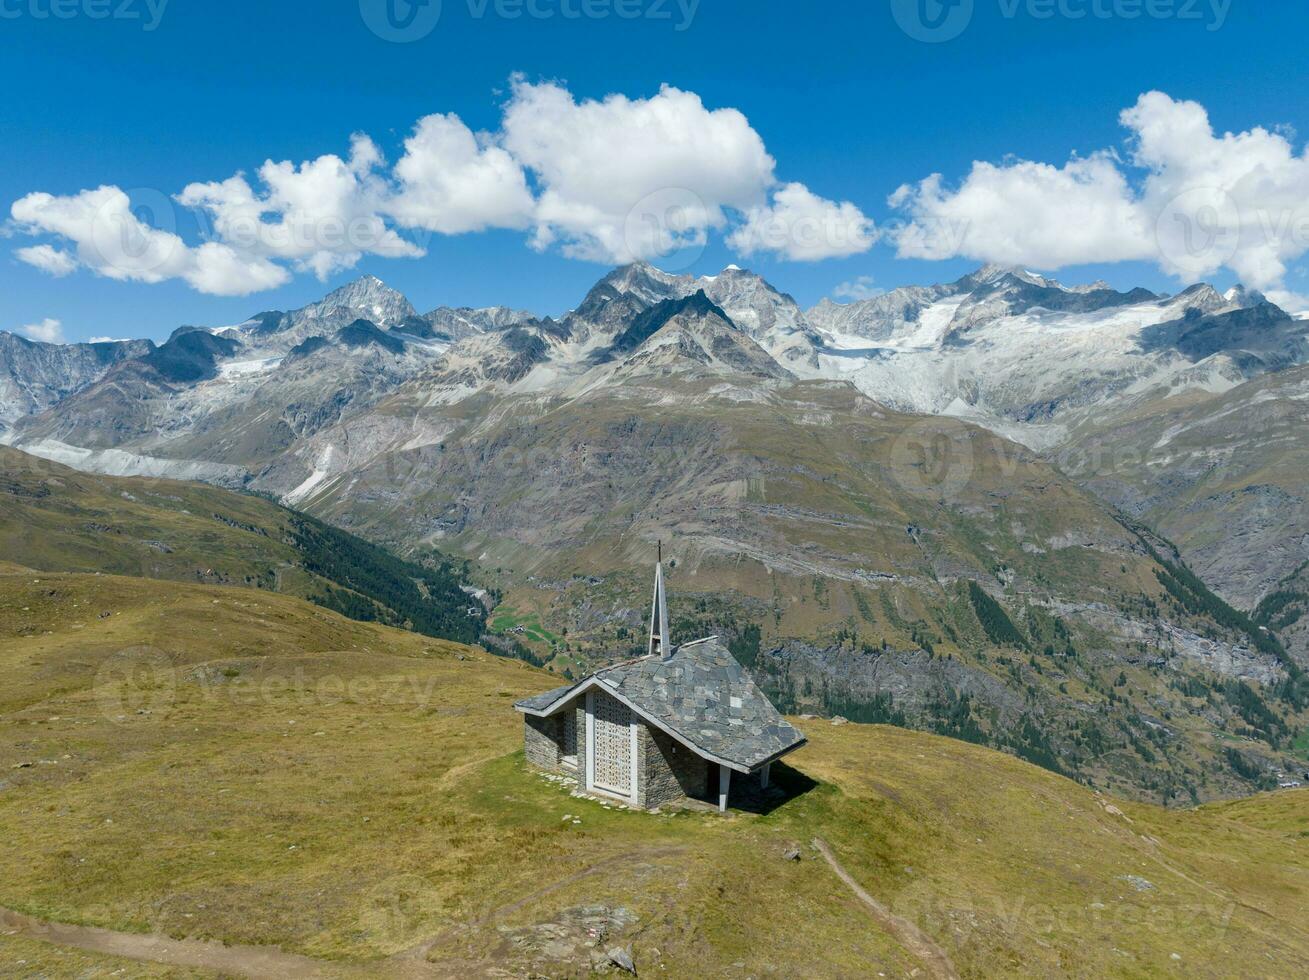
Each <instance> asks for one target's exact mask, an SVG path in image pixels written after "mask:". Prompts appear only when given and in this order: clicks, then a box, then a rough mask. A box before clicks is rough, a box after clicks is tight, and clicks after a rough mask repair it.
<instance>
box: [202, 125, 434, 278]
mask: <svg viewBox="0 0 1309 980" xmlns="http://www.w3.org/2000/svg"><path fill="white" fill-rule="evenodd" d="M382 163H383V159H382V154H381V151H380V150H378V148H377V146H376V145H375V144H374V143H373V141H372V140H370V139H369V138H368V137H366V136H363V135H362V134H355V136H354V137H353V138H352V140H351V147H350V158H349V160H343V159H341V158H340V157H339V156H336V155H335V154H330V153H329V154H325V155H324V156H321V157H318V158H317V159H316V160H307V161H305V162H303V163H301V164H300V165H299V166H297V165H295V164H293V163H292V162H291V161H289V160H283V161H282V162H280V163H277V162H274V161H272V160H268V161H266V162H265V163H264V164H263V166H262V167H260V168H259V179H260V181H261V182H262V184H263V187H264V190H263V191H262V193H257V192H256V191H255V190H254V189H253V188H252V187H251V186H250V184H249V182H248V181H247V180H246V179H245V177H244V175H242V174H236V175H235V176H233V177H229V178H228V179H227V180H224V181H212V182H209V183H194V184H188V185H187V186H186V187H185V188H184V189H183V190H182V193H181V194H179V195H178V196H177V200H178V203H180V204H182V205H184V206H186V207H193V208H200V209H201V210H203V211H204V212H206V213H207V214H208V215H209V216H210V218H212V220H213V224H214V232H215V234H216V237H217V238H218V239H219V240H220V241H221V242H222V243H223V244H225V245H229V246H231V247H232V248H233V249H235V250H236V251H237V252H239V253H240V254H241V255H243V256H249V257H256V258H259V259H265V260H266V259H284V260H289V261H291V262H293V263H294V265H295V267H296V268H297V269H298V270H300V271H312V272H313V273H315V274H316V275H317V276H318V277H319V278H320V279H325V278H327V276H329V275H330V274H331V273H333V272H336V271H338V270H340V269H349V268H352V267H353V266H354V265H355V264H356V263H357V262H358V261H359V260H360V258H362V257H363V256H364V255H365V254H371V255H381V256H385V257H388V258H400V257H416V256H420V255H422V254H423V250H422V249H420V248H419V247H418V246H416V245H414V244H413V243H411V242H408V241H405V240H404V239H403V238H401V237H400V235H399V234H398V233H397V232H396V231H395V230H393V229H392V228H390V227H388V226H387V224H386V221H385V220H384V219H383V217H382V216H381V215H380V214H379V213H378V212H379V209H380V207H381V205H382V203H383V201H384V198H385V195H386V188H385V185H384V182H383V180H382V179H381V178H380V177H379V176H377V174H376V170H377V168H378V167H380V166H381V164H382ZM267 215H272V216H274V217H275V220H268V219H267V218H266V216H267ZM234 259H235V257H234V256H228V257H225V259H224V262H225V263H230V262H232V261H234ZM274 268H279V267H277V266H274ZM215 274H216V275H218V276H221V275H222V272H221V271H217V270H216V272H215ZM273 285H276V283H273Z"/></svg>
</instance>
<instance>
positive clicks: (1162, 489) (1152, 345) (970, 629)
mask: <svg viewBox="0 0 1309 980" xmlns="http://www.w3.org/2000/svg"><path fill="white" fill-rule="evenodd" d="M1307 334H1309V322H1306V321H1305V320H1302V319H1297V318H1295V317H1292V316H1290V315H1289V314H1287V313H1286V312H1284V311H1282V310H1281V309H1279V308H1278V307H1276V306H1275V305H1273V304H1272V303H1270V302H1268V301H1267V300H1266V299H1265V298H1264V297H1263V296H1261V295H1259V294H1257V293H1254V292H1250V291H1246V290H1243V289H1240V288H1236V289H1233V290H1230V291H1228V292H1227V293H1224V294H1220V293H1218V292H1217V291H1216V290H1214V289H1212V288H1211V287H1209V286H1207V285H1203V284H1202V285H1197V286H1193V287H1191V288H1189V289H1187V290H1184V291H1183V292H1181V293H1179V294H1177V295H1175V296H1161V295H1157V294H1155V293H1153V292H1150V291H1147V290H1144V289H1135V290H1131V291H1128V292H1119V291H1116V290H1114V289H1112V288H1110V287H1109V286H1107V285H1105V284H1103V283H1096V284H1093V285H1089V286H1074V287H1067V286H1064V285H1062V284H1060V283H1058V282H1055V281H1054V280H1051V279H1048V278H1045V277H1043V276H1039V275H1036V274H1033V273H1030V272H1027V271H1025V270H1020V269H1005V268H999V267H985V268H982V269H980V270H978V271H977V272H975V273H973V274H971V275H968V276H965V277H963V278H962V279H959V280H957V281H955V282H953V283H948V284H942V285H933V286H925V287H910V288H903V289H897V290H893V291H891V292H888V293H886V294H883V295H881V296H877V297H874V298H872V299H868V300H863V301H860V302H856V303H851V304H835V303H832V302H827V301H825V302H823V303H821V304H819V305H818V306H817V307H814V308H813V309H810V310H807V311H806V310H802V309H801V308H800V306H799V304H797V303H796V301H795V300H794V299H793V298H792V297H790V296H789V295H787V294H785V293H783V292H781V291H779V290H777V289H775V288H774V287H773V286H772V285H770V284H769V283H767V282H766V281H764V280H763V279H762V278H760V277H759V276H757V275H755V274H753V273H751V272H749V271H746V270H743V269H739V268H736V267H728V268H727V269H724V270H723V271H722V272H720V273H719V274H718V275H716V276H699V277H696V276H689V275H672V274H668V273H665V272H662V271H661V270H658V269H656V268H654V267H652V266H649V265H645V264H636V265H630V266H626V267H623V268H619V269H616V270H614V271H613V272H611V273H609V274H608V275H606V276H605V277H604V278H603V279H601V280H600V281H599V282H598V283H597V284H596V285H595V286H594V287H593V288H592V289H591V290H590V292H589V293H588V294H587V295H586V296H585V297H584V298H583V299H582V301H581V302H580V303H579V305H578V306H577V307H576V308H575V309H573V310H571V311H569V312H568V313H566V314H564V315H563V316H560V317H557V318H552V317H538V316H535V315H532V314H530V313H528V312H526V311H521V310H512V309H508V308H504V307H495V308H490V309H483V310H472V309H462V308H461V309H452V308H445V307H443V308H440V309H437V310H433V311H432V312H430V313H428V314H425V315H424V314H419V313H418V312H417V311H416V309H415V308H414V307H413V305H412V304H411V303H410V302H409V300H408V299H406V298H405V297H404V296H402V295H401V294H399V293H398V292H396V291H394V290H392V289H390V288H388V287H387V286H385V285H384V284H383V283H382V282H380V281H379V280H377V279H375V278H372V277H365V278H363V279H360V280H357V281H356V282H353V283H351V284H349V285H347V286H345V287H343V288H341V289H338V290H336V291H335V292H332V293H330V294H329V295H328V296H326V297H325V298H324V299H322V300H321V301H319V302H317V303H314V304H312V305H310V306H307V307H305V308H303V309H300V310H295V311H290V312H281V311H271V312H264V313H260V314H257V315H255V316H253V317H251V318H250V319H249V320H247V321H245V322H244V323H241V324H238V325H235V326H230V327H218V328H197V327H181V328H179V329H178V330H177V331H175V332H174V333H173V335H172V336H171V337H169V339H168V340H167V341H166V342H164V343H163V344H160V345H158V346H156V345H154V344H152V343H150V342H147V341H132V342H125V343H119V344H112V345H73V346H68V347H60V346H54V345H46V344H35V343H31V342H28V341H21V340H19V339H18V338H12V337H9V336H8V335H3V334H0V385H2V386H0V425H3V431H2V432H0V441H3V442H5V443H7V444H9V445H11V446H13V447H16V448H18V449H21V450H23V451H24V452H26V453H29V454H32V455H35V456H38V457H42V458H45V459H48V460H53V461H56V462H59V463H63V464H67V465H70V466H73V467H76V468H80V469H84V470H89V471H94V472H98V473H102V474H110V475H120V476H153V477H171V478H181V479H198V480H204V481H208V482H211V483H215V484H219V485H221V486H226V487H230V488H238V489H244V490H247V491H254V492H258V493H263V494H267V495H272V496H274V497H276V498H278V499H280V500H281V501H282V502H284V503H286V504H288V505H290V506H293V507H296V508H298V509H301V510H305V511H307V512H309V513H311V514H313V515H315V516H317V517H320V518H322V519H324V520H326V521H329V522H331V523H333V524H336V525H338V526H340V527H342V528H345V529H347V530H350V531H352V532H354V533H356V534H359V535H361V536H363V537H365V538H367V539H370V540H372V541H375V542H377V543H380V544H382V545H385V546H386V547H388V548H390V549H391V550H393V551H396V552H399V553H401V554H403V555H405V556H407V557H411V558H417V559H421V558H423V557H425V556H426V555H427V554H428V553H430V552H433V551H435V550H437V549H439V550H440V551H442V552H446V553H452V554H455V555H458V556H460V557H463V558H467V559H470V560H471V561H472V562H473V563H474V565H473V567H474V568H475V570H476V572H475V574H476V575H477V576H479V577H480V579H481V582H482V584H484V585H486V586H487V587H488V588H490V589H492V590H494V593H495V594H496V595H498V596H500V597H502V601H501V603H500V605H499V607H498V608H497V610H496V611H495V613H494V614H493V617H492V626H493V627H494V628H495V629H497V630H498V631H500V632H501V633H512V634H513V635H516V636H523V637H525V638H526V640H527V641H528V642H529V644H531V645H532V646H533V647H534V648H535V649H537V651H538V653H539V655H540V657H541V658H542V659H543V660H545V661H546V662H548V664H549V666H550V668H551V669H554V670H556V671H559V672H567V673H569V674H573V673H575V672H577V671H580V670H583V669H585V668H586V667H588V666H589V665H591V664H593V663H595V662H596V661H602V660H605V659H611V658H613V657H617V656H625V655H627V653H628V652H629V651H630V650H631V649H632V648H639V646H640V644H639V633H640V629H641V626H642V617H643V611H644V610H643V605H644V601H645V596H644V594H643V590H644V588H645V585H646V581H645V578H646V575H645V572H646V569H647V567H648V565H649V563H650V558H651V555H652V553H653V550H654V544H655V542H656V541H659V540H663V541H665V542H666V543H667V546H668V552H669V554H670V555H671V558H672V561H671V564H672V566H673V567H672V569H671V573H670V587H671V588H672V590H673V593H674V595H675V597H676V598H675V599H674V600H673V613H674V619H675V621H676V624H677V625H676V626H675V632H677V631H678V630H682V631H685V633H686V634H688V635H689V633H690V632H691V631H693V630H698V631H704V630H707V629H717V630H720V631H722V632H724V633H726V634H728V635H729V636H731V637H732V644H733V651H734V653H736V654H737V656H738V657H739V658H741V659H743V660H744V661H746V662H747V663H748V664H749V665H750V666H751V667H753V668H754V669H755V670H756V671H757V672H758V673H759V674H760V676H761V678H762V679H763V680H764V681H765V683H766V684H767V686H768V687H769V690H770V693H772V694H773V696H774V697H775V698H777V699H778V700H779V701H781V702H782V703H783V704H784V705H785V706H787V707H788V708H791V709H792V710H796V711H806V710H808V711H822V712H825V713H841V712H843V713H845V714H847V715H850V716H852V717H857V718H861V719H864V720H893V721H897V722H900V723H905V724H912V725H917V726H920V727H927V728H932V729H934V730H937V731H942V732H945V733H947V734H952V735H955V736H957V737H962V738H967V739H970V740H974V741H985V742H989V743H991V744H997V745H1000V746H1002V747H1005V748H1007V749H1009V750H1010V751H1013V752H1015V753H1016V754H1019V755H1023V756H1025V757H1027V758H1030V759H1033V760H1034V761H1039V762H1041V763H1042V764H1044V765H1047V766H1048V767H1050V768H1055V769H1059V770H1062V771H1067V772H1070V773H1074V774H1077V775H1078V776H1079V777H1081V778H1084V779H1087V780H1090V781H1093V782H1095V783H1096V784H1097V785H1106V786H1110V787H1114V788H1118V789H1121V790H1124V791H1130V792H1134V793H1137V794H1143V795H1150V796H1152V797H1155V798H1162V799H1165V800H1169V801H1171V800H1189V799H1200V798H1207V797H1210V796H1215V795H1223V794H1226V793H1230V792H1233V791H1236V790H1238V789H1239V788H1240V787H1242V786H1248V785H1250V784H1252V783H1253V784H1256V785H1257V784H1259V783H1260V782H1261V781H1262V780H1266V779H1267V776H1266V773H1267V772H1269V771H1271V769H1270V767H1274V766H1286V765H1289V764H1290V763H1291V760H1292V758H1293V753H1294V752H1295V751H1297V749H1296V745H1295V739H1296V733H1297V732H1298V730H1299V727H1300V724H1301V721H1302V718H1303V712H1304V709H1305V707H1306V699H1307V698H1309V692H1306V690H1305V683H1303V678H1302V671H1303V668H1304V667H1306V666H1309V641H1306V639H1305V638H1304V636H1303V635H1302V634H1300V633H1298V632H1297V626H1298V623H1299V618H1298V616H1296V612H1297V610H1301V609H1304V608H1305V607H1306V606H1307V605H1309V585H1306V584H1305V583H1304V581H1303V579H1304V578H1305V576H1304V564H1305V562H1306V561H1309V514H1306V509H1305V502H1304V500H1303V497H1302V490H1301V488H1302V487H1303V485H1304V479H1303V474H1304V468H1303V466H1300V465H1299V463H1300V461H1301V460H1303V459H1304V458H1305V457H1304V451H1303V448H1302V445H1301V443H1302V440H1303V438H1304V437H1303V435H1301V433H1302V432H1303V431H1304V428H1303V426H1298V425H1296V423H1297V422H1298V421H1300V420H1301V419H1300V416H1301V415H1302V413H1303V411H1304V407H1303V406H1304V404H1305V401H1306V399H1305V396H1304V394H1303V392H1304V391H1305V384H1306V382H1305V380H1304V377H1305V376H1304V371H1306V370H1309V368H1306V367H1303V366H1302V365H1304V364H1305V363H1306V362H1309V344H1307V343H1306V335H1307ZM1291 617H1294V618H1293V619H1292V621H1291V622H1289V623H1288V622H1285V620H1287V619H1288V618H1291ZM1283 640H1284V641H1285V642H1283ZM1233 753H1235V754H1236V755H1235V758H1233Z"/></svg>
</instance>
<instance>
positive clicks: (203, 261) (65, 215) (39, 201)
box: [10, 186, 288, 296]
mask: <svg viewBox="0 0 1309 980" xmlns="http://www.w3.org/2000/svg"><path fill="white" fill-rule="evenodd" d="M10 212H11V214H12V216H13V219H14V221H15V222H16V223H17V224H18V226H19V228H20V229H22V230H24V231H27V232H28V233H33V234H35V233H42V232H44V233H48V234H52V235H58V236H60V237H61V238H63V239H65V240H67V241H69V242H71V243H73V245H74V246H75V248H76V261H77V263H78V264H79V265H82V266H85V267H86V268H88V269H91V270H92V271H94V272H96V273H98V274H99V275H102V276H105V277H107V278H109V279H119V280H128V281H136V282H147V283H156V282H163V281H165V280H167V279H184V280H185V281H187V282H188V283H190V284H191V285H192V286H193V287H195V288H196V289H198V290H200V291H201V292H208V293H214V294H216V295H223V296H244V295H247V294H249V293H252V292H257V291H258V290H261V289H268V288H269V287H271V286H276V285H279V284H280V283H282V282H285V281H286V279H287V278H288V277H287V274H286V271H285V270H284V269H281V268H280V267H278V266H276V265H273V264H272V263H270V262H267V261H266V260H262V259H259V258H252V257H249V256H244V255H240V254H238V253H237V252H235V251H234V250H233V249H231V248H230V247H228V246H225V245H218V244H214V243H209V244H206V245H203V246H201V247H199V248H191V247H189V246H188V245H187V244H186V243H185V242H183V241H182V239H181V238H180V237H179V236H178V235H176V234H174V233H173V232H171V231H164V230H162V229H159V228H155V227H153V226H151V225H148V224H146V223H145V222H144V221H142V220H141V219H140V218H139V217H137V215H136V213H135V212H134V211H133V210H132V202H131V201H130V200H129V198H128V196H127V194H126V193H124V192H123V191H122V190H121V189H120V188H118V187H112V186H104V187H98V188H96V189H94V190H86V191H82V192H81V193H78V194H71V195H66V196H55V195H52V194H45V193H36V194H28V195H27V196H26V197H23V198H20V199H19V200H17V201H15V202H14V204H13V207H12V208H11V209H10ZM50 251H51V252H52V253H53V252H54V251H55V250H54V249H53V248H52V249H51V250H50ZM59 254H61V255H63V256H65V257H69V258H71V255H70V254H69V253H67V252H61V253H59Z"/></svg>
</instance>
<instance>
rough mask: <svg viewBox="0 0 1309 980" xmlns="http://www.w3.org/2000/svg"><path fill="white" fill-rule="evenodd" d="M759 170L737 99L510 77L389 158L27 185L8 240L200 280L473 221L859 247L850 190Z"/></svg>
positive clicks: (595, 255) (308, 263)
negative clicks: (72, 185) (838, 197)
mask: <svg viewBox="0 0 1309 980" xmlns="http://www.w3.org/2000/svg"><path fill="white" fill-rule="evenodd" d="M775 170H776V163H775V161H774V160H773V157H772V156H771V155H769V153H768V151H767V149H766V148H765V147H764V142H763V139H762V138H761V137H760V136H759V134H758V133H757V132H755V130H754V129H753V128H752V127H751V126H750V123H749V121H748V120H747V119H746V117H745V116H744V115H743V114H742V113H741V112H740V111H738V110H736V109H733V108H712V109H711V108H709V107H707V106H705V104H704V102H703V101H702V100H701V98H700V97H699V96H698V95H696V94H695V93H694V92H686V91H682V90H680V89H677V88H674V87H672V86H668V85H665V86H663V87H662V88H661V89H660V90H659V91H658V92H657V93H656V94H654V95H652V96H649V97H647V98H629V97H627V96H624V95H608V96H606V97H604V98H603V99H581V100H579V99H577V98H575V97H574V96H573V94H572V93H571V92H570V91H569V90H568V89H567V88H565V87H564V86H563V85H560V84H558V83H554V82H541V83H531V82H528V81H527V80H525V79H524V78H522V77H515V78H514V79H513V80H512V85H511V91H510V96H509V98H508V100H507V102H506V103H505V105H504V106H503V112H502V117H501V122H500V126H499V128H498V129H497V130H496V131H494V132H490V133H474V132H473V131H472V130H471V129H469V127H468V126H467V125H465V124H464V122H463V121H462V120H461V119H460V118H459V117H458V116H456V115H453V114H440V113H436V114H433V115H429V116H425V117H423V118H422V119H420V120H419V121H418V122H417V123H416V125H415V127H414V129H413V131H412V133H411V134H410V135H409V137H408V138H407V139H405V141H404V147H403V153H402V154H401V156H400V158H399V160H398V161H397V162H396V163H395V164H394V166H388V163H387V160H386V158H385V155H384V154H383V152H382V150H381V149H380V148H379V147H378V146H377V144H376V143H374V142H373V140H372V139H370V138H369V137H368V136H367V135H365V134H363V133H356V134H354V136H352V137H351V142H350V151H349V154H348V155H347V156H344V157H342V156H340V155H337V154H333V153H328V154H324V155H322V156H319V157H317V158H315V159H312V160H305V161H303V162H300V163H294V162H292V161H289V160H282V161H276V160H272V159H269V160H266V161H265V162H264V163H263V164H262V165H261V166H260V167H259V168H258V169H257V170H256V171H255V172H254V173H253V175H251V176H247V175H246V174H245V173H236V174H233V175H232V176H230V177H227V178H225V179H219V180H203V181H195V182H192V183H189V184H186V185H185V186H184V187H183V189H182V190H181V192H180V193H178V194H177V195H176V196H175V198H171V199H170V198H168V197H166V196H164V195H163V194H158V193H154V192H148V193H147V194H146V196H147V197H152V198H154V199H152V200H150V201H148V202H146V204H147V205H148V210H149V211H150V214H149V215H148V216H146V215H145V214H144V210H145V209H143V208H142V202H141V201H139V200H129V196H128V194H126V193H125V192H124V191H123V190H121V189H120V188H118V187H114V186H103V187H99V188H96V189H94V190H83V191H81V192H80V193H77V194H69V195H62V196H57V195H52V194H47V193H35V194H29V195H27V196H26V197H24V198H22V199H21V200H19V201H16V202H15V203H14V204H13V207H12V209H11V211H12V215H13V218H14V221H15V223H16V229H17V230H18V231H21V232H25V233H27V234H32V235H38V234H45V235H50V236H53V237H55V238H56V239H58V241H56V242H53V243H51V242H47V243H41V244H36V245H32V246H30V247H26V248H22V249H19V250H18V252H17V253H16V254H17V256H18V257H19V258H20V259H21V260H22V261H24V262H26V263H28V264H30V265H33V266H35V267H37V268H39V269H42V270H44V271H46V272H48V273H50V274H52V275H67V274H69V273H70V272H72V271H74V269H76V268H86V269H90V270H91V271H93V272H95V273H97V274H99V275H102V276H106V277H109V278H112V279H120V280H130V281H135V282H147V283H153V282H162V281H164V280H168V279H182V280H184V281H186V282H188V283H189V284H190V285H191V286H192V287H193V288H195V289H197V290H200V291H202V292H206V293H213V294H218V295H243V294H246V293H251V292H256V291H258V290H262V289H268V288H272V287H274V286H278V285H281V284H282V283H285V282H286V281H288V280H289V279H290V277H291V274H292V272H293V271H295V272H311V273H313V274H315V275H317V276H318V277H319V278H326V277H327V276H329V275H331V274H333V273H335V272H338V271H340V270H343V269H348V268H352V267H353V266H354V265H356V264H357V263H358V262H359V261H360V259H361V258H363V257H364V256H365V255H374V256H382V257H385V258H413V257H418V256H421V255H424V254H425V250H424V249H423V248H422V247H421V246H420V245H419V244H418V243H416V242H415V241H414V240H413V239H414V237H415V236H419V237H421V236H424V235H429V234H441V235H458V234H467V233H473V232H480V231H485V230H488V229H517V230H522V231H525V232H527V233H528V241H529V243H530V244H531V246H532V247H534V248H536V249H541V250H544V249H551V248H555V249H558V250H560V251H561V252H562V253H563V254H565V255H568V256H571V257H574V258H581V259H587V260H591V261H597V262H629V261H634V260H638V259H657V258H658V257H660V256H662V255H667V254H670V253H672V252H674V251H677V250H679V249H682V248H685V247H687V246H698V245H703V244H705V243H706V241H707V240H708V236H709V234H710V233H714V232H717V233H722V234H725V235H726V236H727V241H728V244H729V245H731V246H732V247H734V248H736V249H737V250H738V251H740V252H741V253H742V254H747V255H748V254H753V253H755V252H771V253H774V254H776V255H778V256H781V257H783V258H788V259H795V260H800V261H816V260H819V259H824V258H831V257H836V256H844V255H850V254H853V253H855V252H862V251H865V250H867V249H868V248H869V247H871V245H872V243H873V241H874V240H875V237H876V232H875V230H874V228H873V224H872V222H871V221H870V220H869V219H868V218H866V217H865V216H864V215H863V213H862V212H861V211H860V210H859V209H858V208H857V207H856V206H855V205H854V204H851V203H849V202H836V201H829V200H826V199H824V198H821V197H819V196H817V195H816V194H814V193H813V192H811V191H810V190H809V189H808V188H807V187H805V186H804V185H803V184H798V183H786V184H783V183H780V182H779V181H778V180H777V177H776V175H775ZM133 205H136V207H137V211H134V210H133ZM176 206H180V207H182V208H188V209H192V210H193V211H194V212H195V214H196V216H197V217H198V218H199V220H200V225H201V235H200V242H199V243H198V244H188V243H187V242H186V241H184V240H183V238H182V237H181V236H180V235H179V234H177V232H176V230H175V229H176V224H177V220H176V219H177V217H178V215H177V213H176V211H175V210H174V209H175V207H176Z"/></svg>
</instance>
